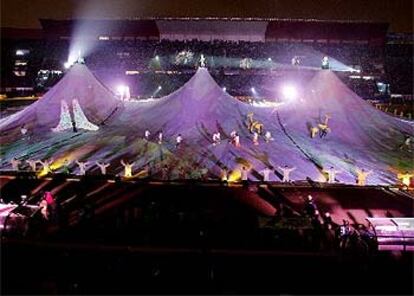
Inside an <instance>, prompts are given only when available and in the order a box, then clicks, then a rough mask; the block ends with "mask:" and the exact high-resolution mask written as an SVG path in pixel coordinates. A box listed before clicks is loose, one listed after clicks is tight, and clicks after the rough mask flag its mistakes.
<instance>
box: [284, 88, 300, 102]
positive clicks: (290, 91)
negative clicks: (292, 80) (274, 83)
mask: <svg viewBox="0 0 414 296" xmlns="http://www.w3.org/2000/svg"><path fill="white" fill-rule="evenodd" d="M282 94H283V96H284V97H285V98H286V99H296V98H297V96H298V91H297V90H296V88H295V87H294V86H293V85H284V86H283V87H282Z"/></svg>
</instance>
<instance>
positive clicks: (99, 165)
mask: <svg viewBox="0 0 414 296" xmlns="http://www.w3.org/2000/svg"><path fill="white" fill-rule="evenodd" d="M95 164H96V165H97V166H98V167H99V169H100V170H101V174H102V175H106V168H107V167H109V165H110V164H109V163H104V162H103V163H100V162H99V161H95Z"/></svg>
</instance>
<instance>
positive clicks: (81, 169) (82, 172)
mask: <svg viewBox="0 0 414 296" xmlns="http://www.w3.org/2000/svg"><path fill="white" fill-rule="evenodd" d="M76 164H77V165H78V166H79V175H82V176H84V175H86V166H87V165H88V164H89V161H85V162H81V161H77V160H76Z"/></svg>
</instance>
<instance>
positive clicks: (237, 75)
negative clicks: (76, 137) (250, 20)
mask: <svg viewBox="0 0 414 296" xmlns="http://www.w3.org/2000/svg"><path fill="white" fill-rule="evenodd" d="M19 48H24V49H28V50H29V54H28V55H26V56H23V57H17V56H16V54H15V53H16V50H17V49H19ZM69 48H70V41H69V40H48V41H18V42H15V43H12V42H10V41H8V42H6V43H5V46H2V58H3V61H6V62H5V63H4V64H5V65H4V66H3V67H2V70H1V72H2V73H1V74H2V75H1V77H2V79H1V80H2V81H1V82H2V83H1V85H2V88H3V91H4V88H5V87H21V86H32V87H34V88H35V90H36V89H42V87H43V88H44V90H46V89H47V88H48V87H50V86H51V85H53V84H54V83H55V82H56V81H57V79H56V77H53V81H51V82H49V81H42V80H39V79H36V78H38V73H39V70H41V69H50V70H62V71H64V70H65V69H64V67H63V64H64V62H65V61H66V60H67V57H68V53H69ZM407 48H408V49H407ZM201 54H203V55H204V56H205V57H206V64H207V66H208V68H209V70H210V71H211V72H212V73H213V74H214V76H215V78H216V79H217V81H219V84H220V85H222V86H223V87H226V90H227V91H228V92H229V93H230V94H232V95H236V96H243V95H251V93H250V90H251V88H252V87H254V88H256V89H258V90H259V94H260V95H261V96H264V97H266V96H269V91H267V90H266V89H267V88H268V87H267V86H266V85H264V84H263V81H264V80H266V81H267V80H269V79H265V78H264V77H266V76H269V77H274V76H277V75H273V74H274V73H275V72H278V70H280V69H281V68H284V67H290V66H291V61H292V57H295V56H296V57H298V58H299V60H300V65H301V66H308V67H320V62H321V57H322V56H324V55H327V56H329V57H331V58H332V59H335V60H336V61H338V62H339V63H341V64H343V65H346V66H350V67H353V68H355V69H361V70H362V73H363V75H371V76H375V77H377V79H380V80H381V81H384V80H385V81H387V82H390V84H391V91H393V92H400V93H411V92H412V90H411V81H412V71H411V69H412V48H411V47H409V46H408V47H407V46H402V47H401V46H398V45H392V46H391V45H389V46H387V47H386V49H385V50H384V47H381V46H372V45H368V44H340V43H338V44H332V43H292V42H268V43H261V42H230V41H211V42H206V41H197V40H192V41H167V40H161V41H156V40H132V41H131V40H105V41H97V44H96V46H95V47H94V50H93V51H92V52H91V53H90V54H88V55H87V56H86V63H87V65H88V67H89V68H90V69H91V70H92V71H94V72H95V73H97V74H98V76H99V78H101V77H102V79H103V80H105V76H110V77H117V80H119V81H125V83H128V84H129V87H130V89H131V94H132V96H135V97H142V96H144V97H145V96H151V95H152V94H153V93H154V90H155V89H157V87H158V86H162V91H160V92H158V93H157V94H156V95H157V96H159V95H165V94H168V93H169V92H171V91H173V90H175V89H177V88H178V87H180V86H181V85H182V84H183V83H184V82H185V81H186V80H188V79H187V78H188V76H191V74H192V73H194V70H195V69H196V68H197V67H198V64H199V60H200V56H201ZM16 60H27V65H25V66H23V67H20V69H23V70H24V71H25V73H26V75H24V76H21V77H19V76H17V75H16V74H15V71H16V70H17V68H19V67H16V64H15V62H16ZM384 70H385V71H386V72H384ZM126 71H136V72H135V74H139V75H132V76H131V77H129V76H130V75H126ZM166 72H168V74H169V75H168V79H165V78H166V77H165V75H166ZM361 75H362V74H361ZM167 80H169V81H168V82H167ZM345 82H346V83H347V84H348V85H350V86H351V89H353V90H354V91H356V92H357V93H358V94H359V95H361V96H362V97H364V98H372V96H373V95H374V94H375V93H376V92H377V89H376V85H375V83H373V81H365V80H364V81H362V80H355V79H354V80H349V79H345Z"/></svg>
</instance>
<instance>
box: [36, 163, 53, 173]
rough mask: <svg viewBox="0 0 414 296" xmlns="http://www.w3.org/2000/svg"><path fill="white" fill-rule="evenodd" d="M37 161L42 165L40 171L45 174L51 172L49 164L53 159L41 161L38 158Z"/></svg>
mask: <svg viewBox="0 0 414 296" xmlns="http://www.w3.org/2000/svg"><path fill="white" fill-rule="evenodd" d="M39 163H40V164H41V165H42V171H43V172H44V173H45V174H46V175H47V174H49V173H52V169H51V168H50V165H51V164H52V163H53V159H50V160H45V161H41V160H39Z"/></svg>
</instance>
